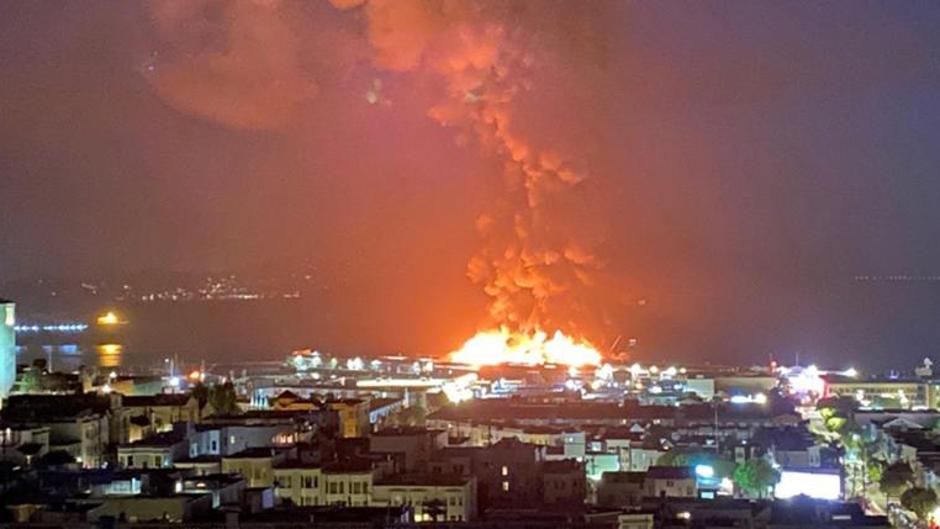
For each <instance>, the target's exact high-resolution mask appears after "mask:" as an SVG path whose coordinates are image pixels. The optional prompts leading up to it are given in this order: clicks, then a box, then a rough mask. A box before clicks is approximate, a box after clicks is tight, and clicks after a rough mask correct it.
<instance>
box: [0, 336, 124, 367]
mask: <svg viewBox="0 0 940 529" xmlns="http://www.w3.org/2000/svg"><path fill="white" fill-rule="evenodd" d="M37 359H43V360H46V362H47V365H48V366H49V368H50V369H52V370H55V371H75V370H77V369H78V368H79V367H81V366H86V367H94V366H99V367H106V368H116V367H121V366H122V365H123V364H124V345H123V344H119V343H106V344H99V345H94V346H83V345H78V344H60V345H41V346H35V345H28V346H27V345H23V346H19V347H17V348H16V361H17V363H19V364H30V363H32V362H33V360H37Z"/></svg>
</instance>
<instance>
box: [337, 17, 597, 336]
mask: <svg viewBox="0 0 940 529" xmlns="http://www.w3.org/2000/svg"><path fill="white" fill-rule="evenodd" d="M331 2H332V3H333V5H334V6H335V7H337V8H340V9H353V8H355V9H357V10H359V12H361V13H363V15H364V20H365V25H366V27H367V35H368V39H369V41H370V43H371V45H372V47H373V49H374V63H375V65H376V66H378V67H380V68H384V69H388V70H394V71H414V70H422V71H429V72H432V73H435V74H437V75H439V76H440V77H441V78H442V79H443V80H444V84H445V89H446V96H445V97H444V98H443V100H442V101H440V103H439V104H437V105H435V106H434V107H433V108H431V109H430V110H429V112H428V114H429V116H430V117H431V118H433V119H435V120H436V121H437V122H439V123H440V124H442V125H444V126H450V127H456V128H457V129H458V130H459V131H461V132H460V134H461V136H460V137H461V139H463V140H466V139H475V140H476V141H477V142H478V143H479V144H480V145H481V146H482V148H483V149H484V150H486V151H487V152H489V153H493V154H495V155H497V156H498V157H499V158H500V159H501V160H502V163H503V170H504V174H505V178H506V185H507V192H506V194H505V196H504V200H502V201H500V203H498V204H495V207H494V208H493V211H489V212H487V213H485V214H483V215H481V216H480V217H479V219H478V221H477V228H478V230H479V233H480V235H481V236H482V238H483V240H484V243H485V244H484V245H483V248H482V249H481V250H480V251H479V252H478V253H477V254H476V255H474V256H473V257H472V258H471V259H470V262H469V264H468V270H467V273H468V276H469V277H470V279H471V280H472V281H474V282H475V283H478V284H480V285H481V286H482V288H483V290H484V291H485V292H486V294H487V295H488V296H489V297H490V299H491V302H490V304H489V309H490V315H491V316H492V318H493V320H494V323H498V324H503V325H508V326H510V327H511V328H513V329H516V330H522V331H531V330H533V329H534V328H535V327H536V326H541V327H543V328H547V329H548V330H553V329H559V328H560V329H565V330H566V331H569V332H570V331H572V330H576V329H572V327H576V326H577V325H578V323H579V321H581V320H583V319H584V314H583V312H584V310H583V309H585V307H583V306H582V305H581V304H582V302H583V300H585V299H586V298H585V296H583V295H582V294H583V292H584V289H585V288H588V287H591V286H592V285H593V284H594V281H595V280H594V277H595V275H596V273H597V271H598V270H599V269H600V268H601V265H602V263H601V261H600V260H599V259H598V258H597V257H596V256H595V255H594V253H593V249H592V247H591V243H590V241H587V240H583V239H582V238H580V237H578V236H576V234H575V232H574V230H573V229H572V226H570V225H567V224H566V223H565V222H564V220H563V213H562V211H561V210H560V209H556V206H558V203H559V202H560V200H559V199H560V198H562V197H564V196H565V195H567V194H570V193H572V192H575V191H576V188H578V187H579V186H580V185H582V183H583V182H584V181H585V179H587V178H588V177H589V176H590V174H589V172H588V170H587V167H586V164H585V163H584V161H583V160H582V159H579V158H578V157H577V156H575V155H574V154H572V153H566V152H564V151H560V150H555V149H551V148H546V147H541V146H539V145H537V144H536V142H535V141H533V139H532V138H531V137H530V136H529V135H527V134H525V133H524V132H521V130H522V127H519V126H517V123H515V122H514V117H515V116H516V115H517V105H518V104H519V102H520V101H522V100H523V99H524V98H525V97H526V92H527V91H528V90H529V89H530V88H531V83H532V80H531V79H530V78H529V76H528V74H529V72H530V71H532V70H533V69H534V68H537V67H538V66H540V62H544V61H546V60H548V54H549V53H550V51H549V50H551V46H550V45H549V44H550V43H549V42H547V40H546V39H545V38H544V36H545V33H546V32H545V31H544V28H545V26H546V25H547V24H551V23H555V24H558V23H560V21H561V20H562V19H563V18H564V17H566V16H568V15H569V14H571V13H569V12H566V9H567V8H565V7H563V8H562V9H559V6H561V4H559V3H555V2H548V1H547V0H546V1H545V2H529V3H515V2H506V1H495V2H481V1H464V0H459V1H452V0H368V1H365V0H358V1H357V0H331ZM570 5H571V4H570V3H569V4H568V6H570ZM546 13H547V15H546ZM547 17H555V18H554V20H549V21H548V22H546V18H547ZM569 36H570V35H569ZM581 213H582V214H584V213H586V212H584V211H582V212H581Z"/></svg>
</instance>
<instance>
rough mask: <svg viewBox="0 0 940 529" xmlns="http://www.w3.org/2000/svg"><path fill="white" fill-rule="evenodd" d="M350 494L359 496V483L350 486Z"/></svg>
mask: <svg viewBox="0 0 940 529" xmlns="http://www.w3.org/2000/svg"><path fill="white" fill-rule="evenodd" d="M349 492H350V493H351V494H359V482H358V481H356V482H353V483H350V484H349Z"/></svg>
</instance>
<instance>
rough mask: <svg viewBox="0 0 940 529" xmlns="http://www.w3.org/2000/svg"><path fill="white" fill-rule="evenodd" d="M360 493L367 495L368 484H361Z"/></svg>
mask: <svg viewBox="0 0 940 529" xmlns="http://www.w3.org/2000/svg"><path fill="white" fill-rule="evenodd" d="M362 493H363V494H368V493H369V484H368V483H363V484H362Z"/></svg>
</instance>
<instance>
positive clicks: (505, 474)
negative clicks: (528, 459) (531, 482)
mask: <svg viewBox="0 0 940 529" xmlns="http://www.w3.org/2000/svg"><path fill="white" fill-rule="evenodd" d="M502 474H503V475H504V476H508V475H509V467H507V466H506V465H503V468H502Z"/></svg>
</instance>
